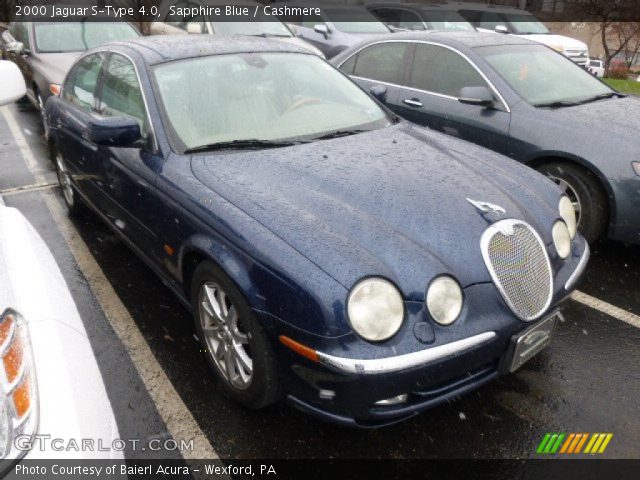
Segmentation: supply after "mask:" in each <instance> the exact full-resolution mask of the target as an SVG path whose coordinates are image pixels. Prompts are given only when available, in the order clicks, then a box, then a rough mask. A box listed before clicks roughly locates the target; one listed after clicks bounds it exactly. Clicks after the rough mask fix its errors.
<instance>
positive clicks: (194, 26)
mask: <svg viewBox="0 0 640 480" xmlns="http://www.w3.org/2000/svg"><path fill="white" fill-rule="evenodd" d="M187 32H188V33H195V34H198V33H202V32H203V29H202V23H200V22H189V23H187Z"/></svg>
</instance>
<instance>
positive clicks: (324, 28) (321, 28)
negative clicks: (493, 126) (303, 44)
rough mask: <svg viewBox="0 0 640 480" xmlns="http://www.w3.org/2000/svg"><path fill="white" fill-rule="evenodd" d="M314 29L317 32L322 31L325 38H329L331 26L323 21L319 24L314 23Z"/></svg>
mask: <svg viewBox="0 0 640 480" xmlns="http://www.w3.org/2000/svg"><path fill="white" fill-rule="evenodd" d="M313 31H314V32H317V33H321V34H322V35H324V38H327V37H328V36H329V27H327V26H326V25H325V24H323V23H320V24H318V25H314V26H313Z"/></svg>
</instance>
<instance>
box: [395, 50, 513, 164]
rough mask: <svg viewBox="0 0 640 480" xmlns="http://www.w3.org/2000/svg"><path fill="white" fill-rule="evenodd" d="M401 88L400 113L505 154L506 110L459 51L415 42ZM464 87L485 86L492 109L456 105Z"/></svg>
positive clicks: (506, 135)
mask: <svg viewBox="0 0 640 480" xmlns="http://www.w3.org/2000/svg"><path fill="white" fill-rule="evenodd" d="M406 85H407V86H406V87H403V88H401V89H400V91H399V97H398V101H397V105H398V110H397V113H398V114H399V115H401V116H403V117H405V118H407V119H409V120H411V121H413V122H415V123H418V124H420V125H425V126H428V127H431V128H434V129H436V130H440V131H442V132H444V133H447V134H449V135H453V136H455V137H459V138H462V139H464V140H468V141H470V142H473V143H476V144H478V145H482V146H484V147H487V148H490V149H492V150H496V151H498V152H501V153H506V151H507V146H508V139H509V125H510V120H511V115H510V113H509V111H508V110H509V109H508V107H507V106H506V105H505V104H504V103H503V102H502V100H501V99H500V97H499V96H498V95H497V93H495V90H494V89H493V87H492V86H491V85H490V84H489V83H488V82H487V80H486V79H485V78H484V77H483V75H482V74H481V73H480V72H479V71H478V69H477V68H476V67H475V66H474V65H472V64H471V62H470V61H469V60H468V59H467V58H465V57H464V56H463V55H462V54H460V53H459V52H458V51H456V50H453V49H451V48H448V47H445V46H442V45H435V44H430V43H417V44H415V49H414V52H413V55H412V58H411V60H410V67H409V74H408V79H407V83H406ZM463 87H487V88H488V89H489V90H490V91H492V92H494V105H493V106H491V107H482V106H477V105H467V104H463V103H460V102H459V101H458V97H459V93H460V90H461V89H462V88H463Z"/></svg>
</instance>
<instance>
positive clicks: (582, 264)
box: [564, 241, 591, 290]
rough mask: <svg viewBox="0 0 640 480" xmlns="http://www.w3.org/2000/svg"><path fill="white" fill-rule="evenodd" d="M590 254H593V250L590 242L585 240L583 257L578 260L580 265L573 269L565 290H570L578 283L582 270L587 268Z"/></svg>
mask: <svg viewBox="0 0 640 480" xmlns="http://www.w3.org/2000/svg"><path fill="white" fill-rule="evenodd" d="M590 256H591V250H590V249H589V244H588V243H587V242H586V241H585V242H584V251H583V252H582V258H581V259H580V262H578V266H577V267H576V269H575V270H574V271H573V273H572V274H571V276H570V277H569V279H568V280H567V283H565V284H564V289H565V290H570V289H571V288H572V287H573V286H574V285H575V284H576V282H577V281H578V279H579V278H580V275H582V272H584V269H585V268H587V263H588V262H589V257H590Z"/></svg>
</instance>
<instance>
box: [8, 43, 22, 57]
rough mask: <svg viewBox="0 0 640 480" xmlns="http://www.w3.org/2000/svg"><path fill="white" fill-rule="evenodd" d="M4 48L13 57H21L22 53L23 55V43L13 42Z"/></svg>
mask: <svg viewBox="0 0 640 480" xmlns="http://www.w3.org/2000/svg"><path fill="white" fill-rule="evenodd" d="M5 48H6V50H7V52H10V53H13V54H14V55H22V54H23V53H25V50H24V43H22V42H16V41H13V42H11V43H8V44H7V46H6V47H5Z"/></svg>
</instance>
